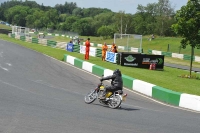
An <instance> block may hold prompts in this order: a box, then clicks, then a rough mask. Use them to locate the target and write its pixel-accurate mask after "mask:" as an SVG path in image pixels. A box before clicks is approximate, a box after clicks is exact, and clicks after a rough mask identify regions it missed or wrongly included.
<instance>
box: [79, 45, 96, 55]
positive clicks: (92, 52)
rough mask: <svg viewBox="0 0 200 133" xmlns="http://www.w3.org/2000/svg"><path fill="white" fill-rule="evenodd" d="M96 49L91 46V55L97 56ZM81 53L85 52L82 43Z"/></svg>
mask: <svg viewBox="0 0 200 133" xmlns="http://www.w3.org/2000/svg"><path fill="white" fill-rule="evenodd" d="M96 51H97V50H96V48H94V47H90V52H89V55H90V56H94V57H96ZM80 53H81V54H85V46H83V45H80Z"/></svg>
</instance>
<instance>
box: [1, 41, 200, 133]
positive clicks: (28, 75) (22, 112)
mask: <svg viewBox="0 0 200 133" xmlns="http://www.w3.org/2000/svg"><path fill="white" fill-rule="evenodd" d="M98 82H99V77H96V76H94V75H91V74H89V73H86V72H84V71H82V70H80V69H77V68H75V67H73V66H71V65H68V64H66V63H63V62H60V61H57V60H55V59H52V58H50V57H47V56H45V55H43V54H41V53H37V52H35V51H32V50H30V49H26V48H24V47H21V46H19V45H16V44H12V43H9V42H5V41H2V40H0V133H103V132H105V133H122V132H123V133H198V132H199V131H200V126H199V125H200V114H199V113H195V112H191V111H186V110H182V109H179V108H176V107H172V106H166V105H163V104H160V103H157V102H155V101H153V100H151V99H150V98H146V97H143V96H141V95H139V94H137V93H135V92H131V91H127V90H125V91H126V93H128V98H127V101H126V102H125V103H123V104H122V108H121V109H110V108H108V107H105V106H102V105H101V104H99V103H98V101H95V102H94V103H93V104H85V103H84V100H83V99H84V95H85V94H86V93H87V92H88V91H90V89H92V88H94V87H95V86H96V84H97V83H98ZM141 89H142V88H141Z"/></svg>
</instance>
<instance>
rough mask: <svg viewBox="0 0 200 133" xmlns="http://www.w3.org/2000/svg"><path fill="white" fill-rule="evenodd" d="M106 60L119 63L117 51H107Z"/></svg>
mask: <svg viewBox="0 0 200 133" xmlns="http://www.w3.org/2000/svg"><path fill="white" fill-rule="evenodd" d="M106 61H108V62H111V63H117V53H113V52H109V51H107V52H106Z"/></svg>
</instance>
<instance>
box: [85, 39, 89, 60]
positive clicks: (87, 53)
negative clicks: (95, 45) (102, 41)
mask: <svg viewBox="0 0 200 133" xmlns="http://www.w3.org/2000/svg"><path fill="white" fill-rule="evenodd" d="M85 46H86V47H85V60H89V52H90V38H88V39H87V41H86V42H85Z"/></svg>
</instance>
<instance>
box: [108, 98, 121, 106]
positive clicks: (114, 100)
mask: <svg viewBox="0 0 200 133" xmlns="http://www.w3.org/2000/svg"><path fill="white" fill-rule="evenodd" d="M110 98H111V100H110V101H109V103H108V106H109V107H110V108H112V109H116V108H118V107H119V106H120V105H121V103H122V100H121V97H120V96H119V95H116V96H113V95H112V96H111V97H110Z"/></svg>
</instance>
